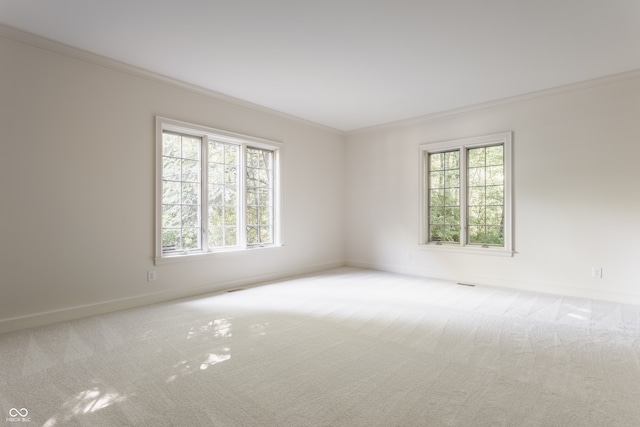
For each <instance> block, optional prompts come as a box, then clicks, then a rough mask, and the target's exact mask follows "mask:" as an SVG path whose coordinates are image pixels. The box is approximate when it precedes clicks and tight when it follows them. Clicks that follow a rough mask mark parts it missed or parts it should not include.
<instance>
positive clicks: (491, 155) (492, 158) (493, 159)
mask: <svg viewBox="0 0 640 427" xmlns="http://www.w3.org/2000/svg"><path fill="white" fill-rule="evenodd" d="M503 152H504V147H503V146H502V145H496V146H495V147H487V151H486V161H487V166H492V165H503V164H504V156H503Z"/></svg>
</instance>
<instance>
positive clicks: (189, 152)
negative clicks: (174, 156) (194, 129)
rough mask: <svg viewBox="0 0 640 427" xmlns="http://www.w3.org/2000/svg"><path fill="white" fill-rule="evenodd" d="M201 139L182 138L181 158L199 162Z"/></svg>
mask: <svg viewBox="0 0 640 427" xmlns="http://www.w3.org/2000/svg"><path fill="white" fill-rule="evenodd" d="M200 143H201V139H200V138H196V137H187V136H183V137H182V156H181V157H182V158H183V159H192V160H197V161H198V162H200Z"/></svg>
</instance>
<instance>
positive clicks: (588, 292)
mask: <svg viewBox="0 0 640 427" xmlns="http://www.w3.org/2000/svg"><path fill="white" fill-rule="evenodd" d="M346 265H347V266H349V267H358V268H367V269H371V270H380V271H388V272H390V273H398V274H406V275H409V276H419V277H428V278H432V279H440V280H450V281H453V282H465V283H473V284H475V285H480V286H491V287H496V288H507V289H516V290H519V291H527V292H538V293H544V294H551V295H561V296H566V297H574V298H587V299H593V300H600V301H608V302H615V303H619V304H633V305H640V295H635V294H629V293H624V292H615V291H599V290H595V289H585V288H579V287H574V286H567V285H566V284H562V283H546V282H539V281H523V280H517V279H509V278H504V277H492V276H481V275H469V274H468V273H465V275H464V276H460V277H454V276H452V275H451V274H446V273H442V272H426V271H425V270H424V269H419V268H411V267H407V266H402V265H391V264H382V263H371V262H366V261H358V260H352V259H348V260H347V261H346Z"/></svg>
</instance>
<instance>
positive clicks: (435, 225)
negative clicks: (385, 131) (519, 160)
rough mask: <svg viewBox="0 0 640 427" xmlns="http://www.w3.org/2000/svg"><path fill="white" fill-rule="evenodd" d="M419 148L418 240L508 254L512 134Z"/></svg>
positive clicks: (428, 244) (510, 247)
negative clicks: (420, 204) (420, 205)
mask: <svg viewBox="0 0 640 427" xmlns="http://www.w3.org/2000/svg"><path fill="white" fill-rule="evenodd" d="M420 149H421V152H422V154H423V156H422V165H423V177H424V179H423V182H424V191H423V209H422V212H423V216H422V224H423V227H422V230H423V232H422V238H421V241H422V243H423V244H424V245H426V246H431V245H433V246H436V247H446V248H459V249H460V248H463V249H464V250H466V251H471V252H474V251H477V252H480V251H482V252H483V253H495V254H506V255H511V254H512V229H511V222H512V219H511V213H512V207H511V133H502V134H496V135H487V136H483V137H477V138H469V139H463V140H455V141H446V142H439V143H433V144H423V145H421V146H420ZM485 249H488V250H486V251H485Z"/></svg>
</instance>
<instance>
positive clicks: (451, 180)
mask: <svg viewBox="0 0 640 427" xmlns="http://www.w3.org/2000/svg"><path fill="white" fill-rule="evenodd" d="M445 186H446V187H447V188H458V187H460V170H459V169H455V170H448V171H447V172H446V175H445Z"/></svg>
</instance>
